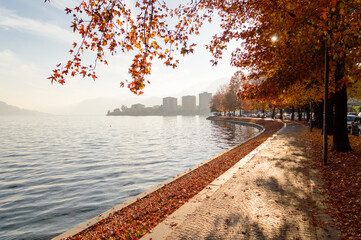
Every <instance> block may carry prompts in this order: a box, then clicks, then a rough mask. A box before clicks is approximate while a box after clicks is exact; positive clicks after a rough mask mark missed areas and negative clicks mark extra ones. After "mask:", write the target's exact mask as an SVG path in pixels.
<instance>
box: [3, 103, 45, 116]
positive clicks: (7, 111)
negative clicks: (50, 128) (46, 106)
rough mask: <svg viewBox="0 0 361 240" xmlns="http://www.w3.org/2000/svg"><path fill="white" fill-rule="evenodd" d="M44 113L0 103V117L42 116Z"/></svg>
mask: <svg viewBox="0 0 361 240" xmlns="http://www.w3.org/2000/svg"><path fill="white" fill-rule="evenodd" d="M43 114H45V113H41V112H36V111H31V110H26V109H22V108H18V107H15V106H11V105H8V104H7V103H5V102H2V101H0V115H43Z"/></svg>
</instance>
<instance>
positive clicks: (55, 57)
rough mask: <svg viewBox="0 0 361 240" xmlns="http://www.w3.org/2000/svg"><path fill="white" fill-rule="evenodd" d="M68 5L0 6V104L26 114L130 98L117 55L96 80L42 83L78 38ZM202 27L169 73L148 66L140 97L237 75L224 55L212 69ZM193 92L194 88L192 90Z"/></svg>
mask: <svg viewBox="0 0 361 240" xmlns="http://www.w3.org/2000/svg"><path fill="white" fill-rule="evenodd" d="M74 2H75V1H74V0H51V3H50V4H49V3H44V1H43V0H11V1H10V0H9V1H0V101H4V102H6V103H8V104H10V105H15V106H18V107H22V108H28V109H32V110H38V111H44V112H54V111H53V110H54V109H59V108H62V107H65V106H68V105H72V104H76V103H78V102H81V101H83V100H85V99H92V98H102V97H105V98H114V99H118V100H121V99H126V98H129V97H133V95H134V94H132V93H130V91H129V90H128V89H127V88H120V87H119V83H120V82H121V81H124V80H125V79H130V78H129V75H128V67H129V66H130V64H131V59H132V56H131V55H129V56H127V55H122V54H119V55H117V56H115V57H112V58H109V61H108V62H109V66H102V65H100V64H99V65H98V69H97V74H98V79H97V80H96V81H92V80H90V79H87V78H86V79H83V78H81V77H80V78H71V77H69V78H68V79H66V80H67V82H66V83H65V85H63V86H61V85H59V84H54V85H52V84H51V83H50V81H49V80H48V79H47V78H48V77H49V76H50V74H51V71H52V69H53V68H54V67H55V65H56V64H58V63H60V62H65V61H66V60H68V57H69V54H68V50H69V49H70V48H71V44H72V42H73V41H74V40H76V39H77V38H78V36H77V35H76V34H73V33H72V31H71V30H70V27H69V26H70V25H71V20H72V19H71V18H70V16H68V15H66V14H65V11H64V8H65V6H70V7H72V4H74ZM212 26H214V24H213V25H208V26H207V27H206V28H205V29H203V31H202V32H201V37H199V38H198V39H199V40H197V44H198V48H197V49H196V52H195V54H193V55H189V56H186V57H185V58H181V61H180V62H181V64H180V66H179V67H178V68H177V69H175V70H173V69H171V68H167V67H165V66H164V65H162V64H161V63H158V64H156V65H154V66H153V72H152V76H151V77H150V78H149V79H150V81H151V84H150V85H147V86H146V88H145V89H144V91H145V94H144V97H151V96H157V97H165V96H172V95H175V94H177V93H179V92H182V91H183V90H185V89H189V88H191V87H192V86H198V87H199V86H201V85H203V83H204V85H205V86H206V85H207V84H208V83H210V82H212V81H214V80H216V79H219V78H224V77H225V78H228V79H230V78H231V76H232V75H233V73H234V72H235V71H236V70H237V69H235V68H231V67H230V66H229V54H228V57H225V59H224V60H222V61H221V62H220V63H219V65H218V66H217V67H212V66H211V63H210V62H209V60H210V59H211V55H210V53H208V52H207V51H206V50H205V48H204V45H205V44H206V43H208V41H209V40H210V39H211V35H212V34H214V33H216V32H217V30H219V29H217V27H212ZM195 90H196V89H195Z"/></svg>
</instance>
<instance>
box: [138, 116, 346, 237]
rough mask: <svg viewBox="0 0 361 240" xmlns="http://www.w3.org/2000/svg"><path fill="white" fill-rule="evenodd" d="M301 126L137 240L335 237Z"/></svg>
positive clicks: (263, 148)
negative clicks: (308, 165)
mask: <svg viewBox="0 0 361 240" xmlns="http://www.w3.org/2000/svg"><path fill="white" fill-rule="evenodd" d="M305 128H306V126H304V125H302V124H299V123H292V122H288V123H287V124H286V126H285V127H284V128H283V129H282V130H280V131H279V133H278V134H276V135H275V136H274V137H273V139H272V140H271V141H268V142H266V144H264V145H263V146H262V145H261V146H260V148H261V149H258V152H257V153H256V154H254V156H251V159H247V163H245V164H244V165H243V166H239V165H235V167H233V168H232V169H233V170H232V169H230V170H229V171H227V172H226V173H225V174H223V175H222V176H221V177H219V178H218V182H217V180H215V181H214V182H212V183H211V184H210V185H209V186H208V187H207V188H206V189H205V190H204V191H202V192H200V193H199V194H198V195H196V196H195V197H194V198H192V199H191V200H190V201H189V202H187V203H186V204H184V205H183V206H182V207H181V208H179V209H178V210H177V211H176V212H174V213H173V214H172V215H170V216H168V218H167V219H166V220H165V221H163V222H162V223H160V224H159V225H158V226H157V227H155V228H154V229H153V231H152V232H151V233H148V234H147V235H145V236H143V238H141V239H142V240H150V239H152V240H158V239H159V240H160V239H167V240H174V239H184V240H185V239H339V236H340V233H339V231H337V230H336V229H335V228H333V227H332V224H331V220H330V218H329V216H328V215H327V214H325V212H324V206H323V204H322V203H321V201H322V198H323V197H322V195H321V194H320V192H319V191H320V188H319V186H320V182H318V180H317V178H316V171H314V170H311V171H309V168H307V167H306V166H307V164H308V161H309V159H310V157H311V156H310V154H311V152H310V151H311V147H310V142H309V141H308V139H302V138H301V137H300V135H299V133H301V132H302V131H304V130H305ZM241 161H242V160H241ZM225 175H228V176H225ZM222 179H225V181H222Z"/></svg>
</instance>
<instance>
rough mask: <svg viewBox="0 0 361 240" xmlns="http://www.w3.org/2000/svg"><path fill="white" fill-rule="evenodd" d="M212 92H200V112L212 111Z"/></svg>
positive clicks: (207, 112)
mask: <svg viewBox="0 0 361 240" xmlns="http://www.w3.org/2000/svg"><path fill="white" fill-rule="evenodd" d="M211 99H212V93H208V92H204V93H200V94H199V99H198V101H199V105H198V106H199V107H198V113H199V114H209V113H210V112H211Z"/></svg>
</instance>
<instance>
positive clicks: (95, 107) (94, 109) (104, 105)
mask: <svg viewBox="0 0 361 240" xmlns="http://www.w3.org/2000/svg"><path fill="white" fill-rule="evenodd" d="M207 83H208V84H207ZM207 83H206V84H205V83H204V82H203V83H196V84H194V86H192V87H190V88H189V89H186V90H183V91H181V92H178V93H177V94H170V95H169V96H164V97H176V98H178V104H181V102H180V101H181V99H180V98H181V97H182V96H186V95H196V96H197V99H198V94H199V93H202V92H210V93H212V94H214V93H215V92H216V90H217V89H218V87H219V86H221V85H222V84H225V83H227V84H228V83H229V79H227V78H219V79H216V80H214V81H210V82H207ZM120 98H121V96H120ZM120 98H119V99H117V98H92V99H87V100H84V101H81V102H79V103H77V104H73V105H70V106H68V107H62V108H60V109H59V108H58V109H54V111H50V112H51V113H54V114H61V115H62V114H66V115H106V114H107V112H108V110H110V111H113V110H114V109H115V108H121V106H122V105H125V106H127V107H131V105H133V104H137V103H140V104H143V105H145V106H146V107H152V106H156V105H162V104H163V100H162V97H144V96H134V97H130V98H127V99H123V100H120ZM41 114H45V113H41V112H37V111H31V110H27V109H21V108H19V107H15V106H11V105H8V104H6V103H5V102H1V101H0V115H41Z"/></svg>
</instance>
